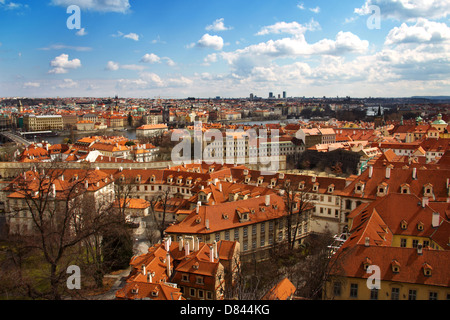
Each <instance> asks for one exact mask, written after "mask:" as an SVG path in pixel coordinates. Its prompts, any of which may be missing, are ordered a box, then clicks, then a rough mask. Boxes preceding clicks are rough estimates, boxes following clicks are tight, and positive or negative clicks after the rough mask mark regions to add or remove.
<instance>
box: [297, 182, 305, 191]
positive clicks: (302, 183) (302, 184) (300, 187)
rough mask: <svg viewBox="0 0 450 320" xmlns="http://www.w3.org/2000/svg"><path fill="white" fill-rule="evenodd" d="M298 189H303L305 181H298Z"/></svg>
mask: <svg viewBox="0 0 450 320" xmlns="http://www.w3.org/2000/svg"><path fill="white" fill-rule="evenodd" d="M298 189H299V190H303V189H305V181H302V182H300V183H299V184H298Z"/></svg>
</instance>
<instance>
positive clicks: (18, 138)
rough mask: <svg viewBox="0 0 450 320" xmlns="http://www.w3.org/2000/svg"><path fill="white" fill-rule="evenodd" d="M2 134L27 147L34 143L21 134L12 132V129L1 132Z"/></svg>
mask: <svg viewBox="0 0 450 320" xmlns="http://www.w3.org/2000/svg"><path fill="white" fill-rule="evenodd" d="M0 135H2V136H3V137H5V138H7V139H9V140H11V141H13V142H15V143H17V144H19V145H23V146H25V147H28V146H30V145H31V144H32V142H31V141H28V140H27V139H25V138H23V137H21V136H18V135H16V134H14V133H12V132H10V131H3V132H0Z"/></svg>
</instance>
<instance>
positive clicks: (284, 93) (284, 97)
mask: <svg viewBox="0 0 450 320" xmlns="http://www.w3.org/2000/svg"><path fill="white" fill-rule="evenodd" d="M286 98H287V96H286V91H283V99H286Z"/></svg>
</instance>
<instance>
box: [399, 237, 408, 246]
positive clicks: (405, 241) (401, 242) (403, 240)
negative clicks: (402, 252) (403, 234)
mask: <svg viewBox="0 0 450 320" xmlns="http://www.w3.org/2000/svg"><path fill="white" fill-rule="evenodd" d="M406 243H407V239H405V238H402V239H400V247H401V248H406Z"/></svg>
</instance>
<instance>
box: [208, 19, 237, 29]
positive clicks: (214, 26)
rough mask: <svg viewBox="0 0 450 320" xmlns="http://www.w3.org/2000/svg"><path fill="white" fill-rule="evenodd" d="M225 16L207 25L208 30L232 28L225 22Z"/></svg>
mask: <svg viewBox="0 0 450 320" xmlns="http://www.w3.org/2000/svg"><path fill="white" fill-rule="evenodd" d="M223 21H224V18H220V19H217V20H216V21H214V22H213V23H212V24H211V25H209V26H207V27H206V28H205V29H206V31H227V30H231V29H232V27H226V26H225V24H224V22H223Z"/></svg>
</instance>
